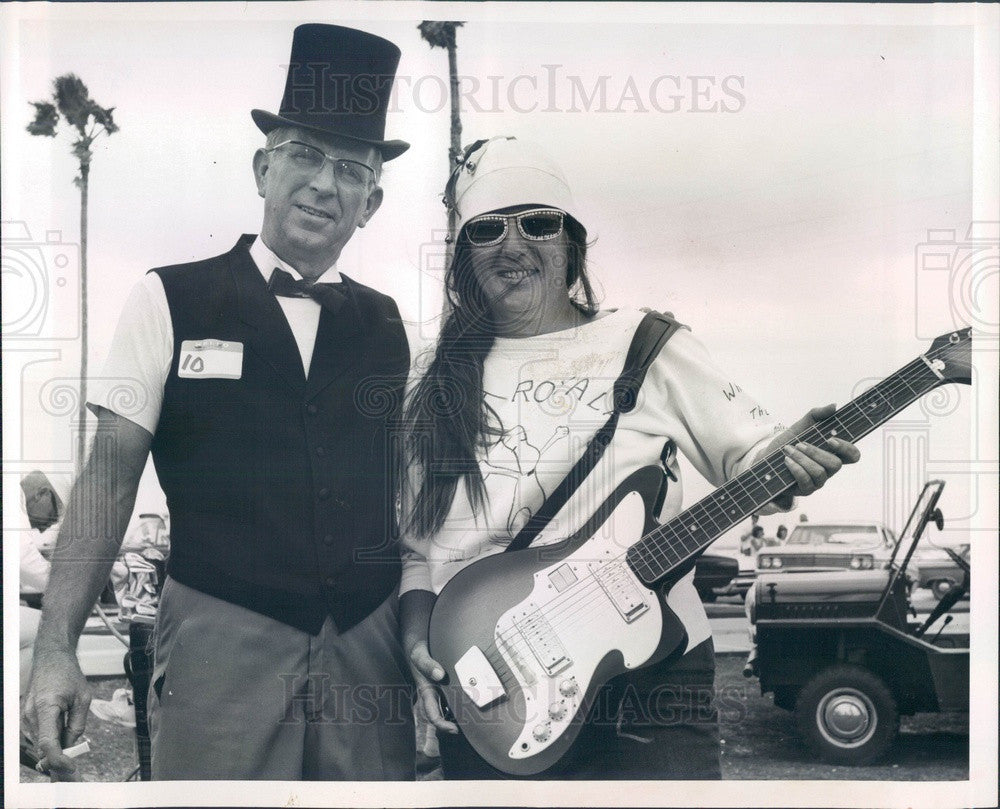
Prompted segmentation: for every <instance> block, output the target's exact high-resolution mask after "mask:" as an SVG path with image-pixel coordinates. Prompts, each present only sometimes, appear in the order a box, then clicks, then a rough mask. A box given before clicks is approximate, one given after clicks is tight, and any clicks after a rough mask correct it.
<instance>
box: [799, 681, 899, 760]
mask: <svg viewBox="0 0 1000 809" xmlns="http://www.w3.org/2000/svg"><path fill="white" fill-rule="evenodd" d="M795 721H796V724H797V725H798V728H799V732H800V733H801V734H802V737H803V738H804V739H805V740H806V741H807V742H808V743H809V746H810V747H812V748H813V750H815V751H816V753H818V754H819V756H820V757H821V758H823V759H824V760H826V761H829V762H832V763H834V764H846V765H862V764H870V763H871V762H873V761H875V760H876V759H878V758H879V757H880V756H882V755H883V754H884V753H885V752H886V751H887V750H888V749H889V745H891V744H892V741H893V739H894V738H895V736H896V731H897V729H898V728H899V712H898V711H897V708H896V700H895V699H894V698H893V696H892V692H891V691H889V688H888V686H886V684H885V682H884V681H883V680H882V678H881V677H878V676H876V675H875V674H872V672H870V671H868V670H867V669H863V668H861V667H859V666H849V665H839V666H831V667H830V668H828V669H824V670H823V671H821V672H819V674H817V675H815V676H814V677H813V678H812V679H811V680H809V681H808V682H807V683H806V684H805V685H804V686H803V687H802V690H801V691H800V692H799V697H798V700H796V703H795Z"/></svg>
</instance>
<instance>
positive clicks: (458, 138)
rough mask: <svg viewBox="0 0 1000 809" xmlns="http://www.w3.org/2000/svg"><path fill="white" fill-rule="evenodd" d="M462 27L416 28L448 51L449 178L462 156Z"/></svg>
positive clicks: (452, 219) (451, 216)
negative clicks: (459, 31) (457, 37)
mask: <svg viewBox="0 0 1000 809" xmlns="http://www.w3.org/2000/svg"><path fill="white" fill-rule="evenodd" d="M462 25H464V23H460V22H434V21H430V20H424V21H423V22H422V23H420V25H418V26H417V28H418V29H419V30H420V36H421V37H423V39H424V40H425V41H426V42H427V43H428V44H429V45H430V46H431V48H444V49H445V50H447V51H448V78H449V84H450V87H451V141H450V143H449V146H448V176H449V177H450V176H451V172H452V169H454V168H455V166H456V165H457V164H458V158H459V156H460V155H461V154H462V119H461V117H460V115H459V113H460V110H459V103H458V57H457V55H456V50H457V47H458V46H457V45H456V43H455V29H456V28H459V27H460V26H462ZM456 221H457V219H456V215H455V212H454V211H453V210H451V209H449V211H448V235H449V236H451V237H452V238H451V239H450V240H449V242H448V248H447V249H448V253H447V260H448V261H449V262H450V260H451V251H452V245H453V243H454V237H455V223H456Z"/></svg>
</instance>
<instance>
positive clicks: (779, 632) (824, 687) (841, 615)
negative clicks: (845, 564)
mask: <svg viewBox="0 0 1000 809" xmlns="http://www.w3.org/2000/svg"><path fill="white" fill-rule="evenodd" d="M943 489H944V483H943V482H942V481H931V482H930V483H928V484H927V485H926V486H925V487H924V489H923V491H922V492H921V494H920V497H919V498H918V500H917V505H916V507H915V508H914V510H913V512H912V514H911V515H910V518H909V520H908V521H907V523H906V527H905V528H904V530H903V532H902V539H901V541H900V542H899V543H898V544H897V546H896V547H895V548H894V551H895V553H894V554H892V555H891V558H890V560H889V562H888V564H886V565H885V566H881V565H879V566H876V567H873V568H872V569H864V570H861V569H857V570H849V571H846V572H845V571H837V572H808V573H802V574H798V575H787V574H784V573H774V572H761V573H760V575H759V576H758V579H757V583H756V584H755V586H754V591H753V593H752V594H751V596H749V597H748V604H747V606H748V614H749V617H750V621H751V631H752V633H753V635H754V637H755V647H754V650H753V651H752V652H751V655H750V657H749V658H748V660H747V667H746V669H745V672H744V673H746V674H747V676H754V675H756V676H757V677H758V678H759V679H760V688H761V693H765V694H766V693H771V694H773V695H774V703H775V705H777V706H778V707H780V708H785V709H787V710H790V711H794V712H795V720H796V725H797V726H798V729H799V732H800V734H801V735H802V737H803V739H804V740H805V741H806V742H807V743H808V744H809V746H810V747H811V748H812V749H813V750H814V751H815V752H816V753H817V754H818V755H819V756H820V757H822V758H824V759H826V760H828V761H831V762H833V763H836V764H847V765H861V764H868V763H871V762H873V761H875V760H876V759H878V758H879V757H880V756H882V754H884V753H885V752H886V751H887V750H888V748H889V746H890V745H891V744H892V742H893V740H894V738H895V736H896V732H897V729H898V722H899V716H900V714H907V715H909V714H913V713H916V712H918V711H919V712H928V711H930V712H933V711H960V712H967V711H968V710H969V633H968V628H967V627H966V628H965V629H964V631H957V632H956V631H949V628H950V625H951V623H952V622H953V618H954V615H952V614H951V611H952V608H953V607H954V606H955V604H956V603H957V601H958V600H959V598H961V597H962V595H963V593H964V592H965V591H966V590H967V588H968V583H969V565H968V562H967V561H965V560H962V557H960V556H958V554H955V557H956V559H957V560H961V561H956V564H957V565H958V566H959V567H960V568H962V569H963V575H962V577H961V580H960V581H959V582H958V583H956V585H955V586H954V587H953V588H952V589H951V590H950V591H949V592H948V593H947V594H945V595H944V596H943V597H942V599H941V601H939V602H938V604H937V605H936V606H935V608H934V610H933V611H932V612H931V613H930V615H929V616H927V617H926V618H924V619H923V620H914V616H915V615H916V612H915V611H913V607H912V604H911V602H910V599H909V593H910V587H909V585H908V582H907V575H906V574H907V570H908V567H909V565H910V564H911V560H912V558H913V556H914V552H915V550H916V548H917V546H918V544H919V543H920V541H921V537H922V535H923V533H924V530H925V528H926V527H927V525H928V523H933V524H935V525H936V526H937V527H938V530H941V528H942V525H943V517H942V515H941V512H940V510H939V509H938V508H937V502H938V499H939V498H940V495H941V492H942V490H943ZM814 527H815V526H814ZM955 623H959V622H955Z"/></svg>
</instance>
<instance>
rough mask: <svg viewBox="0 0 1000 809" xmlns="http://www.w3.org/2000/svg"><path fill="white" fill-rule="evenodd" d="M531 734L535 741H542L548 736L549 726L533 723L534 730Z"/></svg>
mask: <svg viewBox="0 0 1000 809" xmlns="http://www.w3.org/2000/svg"><path fill="white" fill-rule="evenodd" d="M531 735H532V736H534V737H535V741H536V742H544V741H545V740H546V739H547V738H549V726H548V725H535V727H534V730H532V731H531Z"/></svg>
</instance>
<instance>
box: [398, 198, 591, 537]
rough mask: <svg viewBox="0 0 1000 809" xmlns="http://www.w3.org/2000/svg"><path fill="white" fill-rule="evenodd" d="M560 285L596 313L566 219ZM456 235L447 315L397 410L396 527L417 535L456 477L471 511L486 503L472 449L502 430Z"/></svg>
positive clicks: (465, 252) (437, 515)
mask: <svg viewBox="0 0 1000 809" xmlns="http://www.w3.org/2000/svg"><path fill="white" fill-rule="evenodd" d="M564 227H565V230H566V236H567V242H568V249H567V257H566V288H567V293H568V295H569V296H570V301H571V302H572V304H573V305H574V306H575V307H576V308H577V309H578V310H580V311H581V312H583V313H584V314H585V315H588V316H592V315H594V314H595V313H596V312H597V302H596V300H595V297H594V292H593V289H592V287H591V285H590V281H589V279H588V278H587V272H586V261H587V234H586V230H585V229H584V228H583V226H582V225H580V223H579V222H577V221H576V220H575V219H573V218H572V217H571V216H569V215H568V214H567V215H566V218H565V225H564ZM463 236H464V231H463V233H461V234H459V238H458V240H457V243H456V246H455V253H454V256H453V258H452V261H451V264H450V265H449V267H448V270H447V272H446V273H445V279H444V286H445V294H446V295H447V296H448V303H449V311H448V313H447V314H446V316H445V318H444V322H443V324H442V326H441V333H440V335H439V336H438V341H437V345H436V346H435V348H434V352H433V355H432V357H431V360H430V364H429V365H428V367H427V370H426V372H425V373H424V374H423V375H422V376H421V377H420V379H419V381H418V382H417V383H416V385H414V387H413V389H412V391H411V392H410V394H409V396H408V397H407V401H406V404H405V407H404V410H403V421H404V424H405V427H406V434H407V440H406V445H405V451H404V452H403V453H402V456H403V462H404V464H405V469H404V474H403V475H402V480H403V486H404V489H403V497H402V503H403V514H402V523H401V524H402V527H403V529H404V530H405V531H406V532H408V533H411V534H414V535H416V536H421V537H426V536H431V535H433V534H434V533H436V532H437V531H439V530H440V528H441V526H442V525H443V523H444V520H445V517H446V516H447V514H448V511H449V510H450V509H451V504H452V502H453V500H454V499H455V493H456V491H457V488H458V483H459V480H461V479H463V478H464V480H465V486H466V490H467V492H468V496H469V500H470V503H471V505H472V508H473V511H474V513H475V514H480V513H482V511H483V509H484V507H485V505H486V486H485V482H484V480H483V476H482V472H481V471H480V469H479V462H478V455H479V451H480V450H482V449H484V448H485V447H487V446H488V445H489V444H490V443H492V441H493V440H495V439H496V438H497V437H499V435H500V434H501V433H502V432H503V426H502V425H501V424H500V420H499V417H498V416H497V413H496V411H495V410H494V409H493V408H492V407H490V405H489V403H488V402H487V401H486V400H485V398H484V396H483V363H484V361H485V359H486V357H487V355H488V354H489V353H490V349H492V347H493V342H494V339H495V337H496V328H495V327H494V325H493V321H492V316H491V313H490V302H489V301H488V300H486V297H485V296H484V294H483V291H482V289H481V288H480V286H479V284H478V283H477V281H476V279H475V275H474V273H473V272H472V262H471V261H470V260H469V255H470V251H472V250H476V249H478V248H476V247H475V246H472V245H470V244H469V243H468V242H467V241H466V240H465V239H464V238H463Z"/></svg>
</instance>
